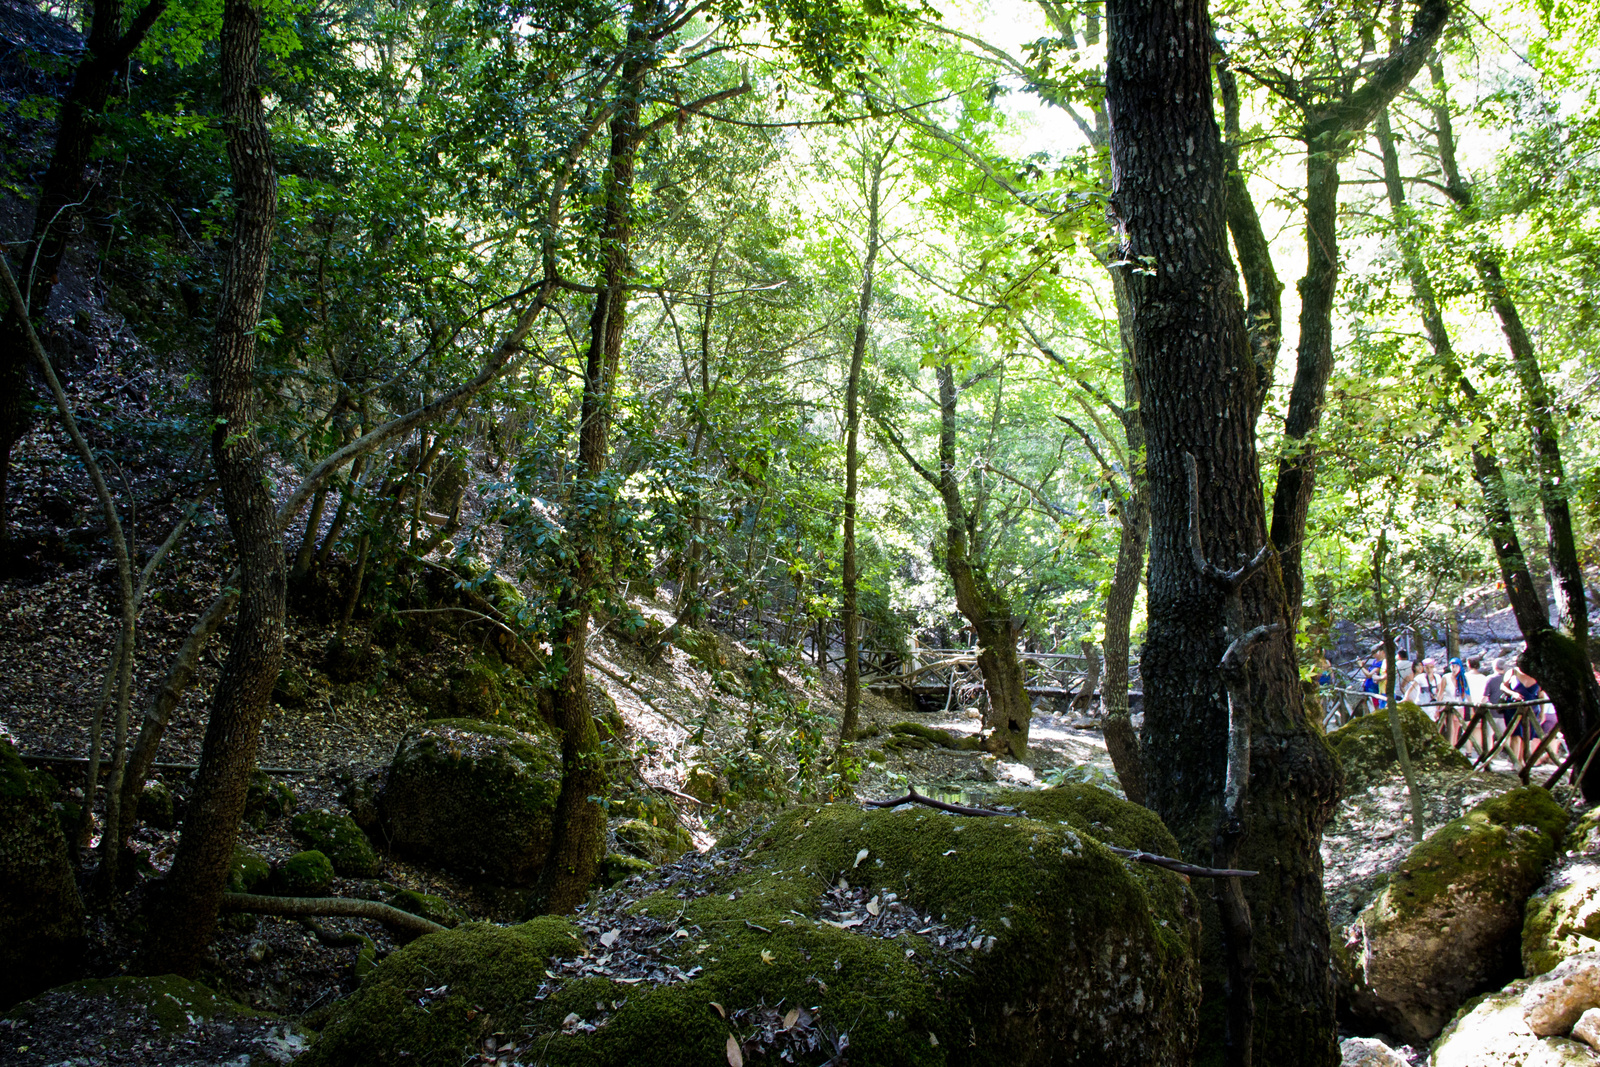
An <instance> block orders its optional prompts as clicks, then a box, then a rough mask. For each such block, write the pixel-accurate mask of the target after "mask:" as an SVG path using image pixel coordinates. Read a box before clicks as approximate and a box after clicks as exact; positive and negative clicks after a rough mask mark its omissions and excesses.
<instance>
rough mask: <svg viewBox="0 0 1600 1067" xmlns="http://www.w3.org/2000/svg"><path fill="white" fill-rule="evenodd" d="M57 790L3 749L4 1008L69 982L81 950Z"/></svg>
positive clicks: (2, 744)
mask: <svg viewBox="0 0 1600 1067" xmlns="http://www.w3.org/2000/svg"><path fill="white" fill-rule="evenodd" d="M57 788H58V786H57V785H56V782H55V779H53V778H51V777H50V776H49V775H47V774H43V773H39V772H35V771H29V770H28V768H27V767H25V766H24V765H23V763H22V760H21V758H20V757H18V755H17V751H16V749H15V748H13V747H12V746H11V744H10V742H7V741H0V1008H3V1007H6V1006H9V1005H11V1004H14V1003H16V1002H17V1001H19V1000H21V999H23V998H24V997H28V996H31V995H33V994H34V993H37V992H39V991H40V990H42V989H47V988H49V987H50V986H52V985H54V984H56V983H57V982H59V981H61V980H62V979H63V978H66V977H68V976H69V975H71V974H72V972H73V969H74V968H75V967H76V966H77V962H78V959H79V955H80V953H81V952H82V949H83V935H84V910H83V901H82V899H81V898H80V897H79V896H78V885H77V882H76V881H75V880H74V878H73V875H72V865H71V863H70V862H69V861H68V859H67V840H66V838H65V837H64V836H63V835H62V832H61V822H60V820H59V819H58V817H57V815H56V809H55V805H54V800H55V794H56V790H57Z"/></svg>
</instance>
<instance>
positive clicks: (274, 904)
mask: <svg viewBox="0 0 1600 1067" xmlns="http://www.w3.org/2000/svg"><path fill="white" fill-rule="evenodd" d="M222 910H223V911H248V912H253V913H255V914H258V915H288V916H304V915H343V916H349V917H351V918H357V919H376V920H378V921H379V922H381V923H383V924H385V925H386V926H394V927H398V928H400V929H402V930H409V931H410V932H412V933H416V934H433V933H438V932H439V931H440V930H443V929H445V927H443V926H440V925H439V924H438V923H436V922H434V921H433V920H431V919H424V918H423V917H422V916H420V915H413V914H411V913H410V912H409V911H402V910H400V909H399V908H396V907H391V906H390V905H388V904H380V903H378V902H377V901H376V900H354V899H351V898H350V897H269V896H262V895H260V894H258V893H224V894H223V895H222Z"/></svg>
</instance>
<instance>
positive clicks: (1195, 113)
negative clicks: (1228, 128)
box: [1106, 0, 1340, 1065]
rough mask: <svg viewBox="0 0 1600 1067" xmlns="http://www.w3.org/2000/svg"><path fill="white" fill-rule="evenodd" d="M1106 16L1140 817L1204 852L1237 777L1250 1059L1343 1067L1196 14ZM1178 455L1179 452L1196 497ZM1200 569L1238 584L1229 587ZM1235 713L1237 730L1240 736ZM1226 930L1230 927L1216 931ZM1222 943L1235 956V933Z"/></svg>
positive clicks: (1206, 63)
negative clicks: (1242, 790) (1241, 649)
mask: <svg viewBox="0 0 1600 1067" xmlns="http://www.w3.org/2000/svg"><path fill="white" fill-rule="evenodd" d="M1107 14H1108V21H1109V27H1110V28H1109V53H1108V58H1107V73H1106V104H1107V111H1108V113H1109V117H1110V127H1111V160H1112V174H1113V186H1114V188H1113V194H1112V205H1113V210H1114V212H1115V217H1114V226H1115V231H1116V235H1117V238H1118V248H1117V251H1118V256H1117V258H1118V260H1119V261H1121V262H1122V263H1123V264H1125V266H1124V267H1123V269H1124V270H1126V271H1127V275H1128V283H1129V284H1128V289H1129V296H1130V304H1131V308H1132V313H1133V314H1132V320H1133V331H1134V345H1133V348H1134V351H1135V352H1136V353H1137V355H1138V360H1139V364H1138V366H1139V378H1140V382H1141V384H1142V386H1143V408H1142V411H1143V415H1144V428H1145V433H1146V448H1147V458H1146V471H1147V473H1148V477H1149V485H1150V507H1151V540H1150V569H1149V579H1148V583H1149V597H1150V606H1149V620H1150V621H1149V630H1148V636H1147V639H1146V643H1145V648H1144V655H1143V658H1142V659H1141V663H1140V666H1141V674H1142V676H1143V679H1144V689H1145V709H1146V710H1145V726H1144V735H1143V741H1144V749H1145V766H1146V768H1147V769H1148V773H1149V783H1148V785H1149V792H1150V803H1151V806H1152V807H1153V808H1154V809H1155V810H1156V811H1157V812H1158V813H1159V814H1160V815H1161V817H1162V819H1163V820H1164V821H1165V822H1166V823H1167V825H1168V826H1169V827H1170V828H1171V829H1172V831H1173V833H1174V834H1175V835H1176V836H1177V838H1178V840H1179V842H1180V844H1181V845H1182V846H1183V848H1184V850H1185V852H1186V854H1188V855H1190V856H1192V857H1201V856H1207V855H1212V854H1216V853H1217V852H1221V851H1223V849H1224V839H1225V836H1226V835H1225V834H1224V833H1219V829H1222V828H1224V827H1225V826H1226V821H1225V815H1226V814H1227V812H1226V811H1225V809H1224V789H1225V786H1232V787H1235V788H1236V787H1237V784H1238V783H1237V782H1236V781H1235V780H1234V778H1236V775H1237V772H1238V771H1239V770H1241V769H1246V768H1247V770H1248V784H1249V796H1248V805H1247V806H1246V807H1245V808H1244V810H1243V812H1242V825H1241V826H1240V827H1239V830H1241V831H1242V834H1243V839H1242V842H1240V851H1239V855H1240V857H1241V862H1242V864H1243V865H1244V866H1246V867H1248V868H1250V869H1252V870H1258V871H1263V872H1270V873H1268V874H1265V875H1263V876H1261V877H1257V878H1251V879H1245V880H1244V886H1243V889H1244V898H1245V899H1246V900H1247V901H1248V915H1249V919H1250V923H1251V925H1252V926H1253V930H1254V940H1253V950H1254V952H1253V963H1254V972H1255V973H1254V978H1253V994H1254V996H1253V1001H1254V1011H1255V1017H1254V1018H1255V1022H1254V1026H1253V1035H1254V1037H1253V1051H1254V1055H1255V1057H1257V1058H1258V1059H1259V1061H1260V1062H1262V1063H1273V1064H1277V1063H1297V1064H1311V1065H1331V1064H1334V1063H1336V1062H1338V1048H1337V1040H1336V1038H1337V1030H1336V1026H1335V1022H1334V1014H1333V989H1332V983H1331V978H1330V971H1329V945H1328V926H1327V913H1326V909H1325V905H1324V902H1323V895H1322V880H1321V873H1322V872H1321V858H1320V856H1319V853H1318V843H1319V840H1320V837H1321V832H1322V827H1323V824H1324V823H1325V822H1326V820H1327V818H1328V816H1329V814H1330V813H1331V810H1332V806H1333V803H1334V801H1335V800H1336V798H1337V796H1338V792H1339V787H1340V774H1339V770H1338V765H1337V763H1336V762H1335V761H1334V759H1333V757H1332V754H1331V753H1330V752H1329V751H1328V748H1327V746H1326V743H1325V742H1324V741H1323V740H1322V738H1321V737H1320V736H1319V735H1318V734H1317V733H1316V732H1315V731H1314V730H1313V729H1312V728H1311V726H1310V724H1309V723H1308V721H1307V719H1306V715H1305V711H1304V708H1303V706H1302V693H1301V688H1300V683H1299V672H1298V669H1297V667H1296V662H1295V652H1294V644H1293V640H1292V636H1291V635H1292V623H1293V619H1294V609H1293V607H1292V604H1291V602H1290V599H1289V597H1288V596H1287V595H1286V591H1285V588H1284V582H1283V578H1282V576H1281V572H1280V571H1279V569H1278V567H1277V565H1276V563H1275V561H1274V560H1272V559H1271V558H1270V556H1268V557H1267V558H1266V559H1265V560H1264V563H1265V565H1264V566H1262V567H1260V568H1259V569H1257V570H1255V571H1253V572H1251V571H1249V570H1248V569H1247V568H1248V566H1249V564H1250V563H1251V562H1252V561H1254V560H1256V558H1257V557H1258V556H1259V555H1260V553H1261V551H1262V549H1263V548H1264V547H1265V546H1267V545H1268V544H1269V542H1268V539H1267V528H1266V515H1265V511H1264V507H1263V504H1262V495H1261V484H1260V475H1259V466H1258V460H1257V453H1256V444H1255V428H1254V415H1255V412H1256V410H1257V406H1256V405H1257V395H1258V394H1257V378H1256V371H1255V361H1254V358H1253V354H1252V352H1251V347H1250V341H1249V336H1248V332H1247V329H1246V324H1245V318H1244V308H1243V304H1242V301H1241V298H1240V295H1239V290H1238V282H1237V279H1236V275H1235V272H1234V267H1233V263H1232V262H1231V259H1230V257H1229V255H1228V248H1227V230H1226V226H1227V219H1226V201H1227V198H1226V192H1225V187H1224V182H1225V158H1224V155H1223V147H1222V142H1221V137H1220V134H1219V131H1218V129H1217V124H1216V121H1215V118H1214V115H1213V102H1212V101H1213V94H1212V81H1211V65H1210V56H1211V44H1210V40H1209V36H1208V34H1209V32H1210V22H1209V15H1208V12H1207V8H1206V4H1205V3H1204V2H1203V0H1198V2H1197V0H1188V2H1184V3H1179V4H1174V5H1158V4H1150V3H1143V2H1139V0H1116V2H1113V3H1111V4H1108V5H1107ZM1186 456H1187V457H1193V458H1192V460H1191V462H1192V463H1193V464H1194V468H1195V472H1196V473H1195V476H1194V481H1195V487H1194V489H1193V490H1191V488H1190V484H1189V481H1190V479H1189V477H1188V476H1187V473H1186V471H1185V457H1186ZM1191 493H1192V496H1193V503H1192V504H1191ZM1197 543H1199V544H1201V545H1203V552H1204V556H1203V558H1201V559H1197V556H1198V555H1199V553H1198V552H1197V551H1196V547H1195V546H1196V544H1197ZM1201 563H1204V564H1206V565H1208V566H1209V567H1211V568H1215V569H1218V570H1221V571H1234V572H1237V573H1238V575H1239V576H1240V577H1241V578H1243V579H1245V580H1244V582H1243V584H1242V585H1235V586H1234V587H1233V588H1232V589H1231V590H1230V589H1229V588H1226V587H1225V583H1222V582H1219V581H1218V580H1216V578H1215V576H1214V575H1209V574H1208V573H1207V572H1206V568H1205V567H1202V566H1200V565H1198V564H1201ZM1230 600H1231V601H1232V602H1231V603H1230ZM1228 615H1236V616H1237V617H1236V618H1234V619H1228V618H1227V616H1228ZM1273 626H1276V627H1278V629H1277V630H1275V631H1272V632H1270V633H1267V634H1265V636H1264V638H1263V639H1262V640H1261V641H1260V643H1259V644H1258V645H1257V647H1256V650H1255V652H1254V654H1253V655H1252V656H1251V657H1250V659H1249V664H1248V669H1247V670H1243V671H1241V672H1239V673H1238V674H1236V675H1235V676H1234V677H1233V678H1231V679H1230V677H1229V675H1230V673H1231V672H1229V671H1226V670H1225V669H1224V653H1225V652H1229V651H1230V649H1233V648H1236V647H1237V646H1235V645H1233V642H1234V641H1238V640H1242V639H1243V638H1244V637H1245V636H1247V635H1248V634H1250V633H1252V632H1255V631H1256V630H1257V628H1265V627H1273ZM1230 680H1232V681H1234V683H1235V684H1234V686H1233V688H1234V689H1235V694H1234V695H1237V696H1239V697H1242V698H1243V703H1244V704H1245V705H1246V707H1244V708H1238V706H1237V702H1235V703H1234V707H1235V709H1236V710H1238V711H1240V712H1247V713H1248V717H1247V722H1248V735H1247V747H1244V748H1243V749H1242V751H1241V746H1240V745H1239V744H1238V742H1237V741H1234V742H1233V743H1232V745H1231V747H1230V730H1229V726H1230V723H1229V712H1230V692H1229V690H1230V685H1229V682H1230ZM1244 718H1245V717H1244V715H1242V714H1241V715H1236V716H1235V725H1240V724H1241V722H1242V721H1243V720H1244ZM1235 736H1237V733H1236V734H1235ZM1230 756H1232V757H1233V767H1234V771H1235V776H1234V778H1231V777H1230V774H1229V767H1230ZM1241 763H1242V764H1243V767H1241V766H1240V764H1241ZM1232 791H1233V790H1232V789H1230V792H1232ZM1230 806H1231V805H1230ZM1225 893H1226V890H1224V894H1225ZM1236 903H1237V902H1233V904H1236ZM1221 904H1222V912H1223V913H1224V914H1228V915H1230V916H1232V915H1234V914H1236V908H1235V907H1234V906H1233V904H1230V902H1228V901H1227V900H1223V901H1222V902H1221ZM1217 925H1218V924H1216V923H1214V922H1210V921H1208V922H1207V923H1206V927H1207V929H1208V931H1211V932H1208V933H1207V935H1206V936H1207V941H1208V947H1207V949H1206V951H1205V953H1204V957H1203V960H1204V963H1203V979H1204V981H1205V983H1206V986H1207V994H1208V999H1209V1000H1210V1001H1211V1003H1212V1004H1218V1003H1219V1001H1220V999H1221V996H1222V987H1223V986H1224V985H1225V983H1226V981H1227V979H1225V978H1224V973H1225V972H1227V971H1228V970H1229V968H1227V966H1226V965H1225V964H1224V963H1223V958H1222V957H1223V953H1222V951H1221V950H1220V948H1221V946H1219V945H1218V944H1217V941H1216V940H1213V939H1215V938H1217V936H1218V935H1217V933H1216V930H1217ZM1236 934H1237V931H1236V930H1234V929H1230V931H1229V934H1228V936H1229V938H1230V939H1235V937H1236ZM1230 948H1232V949H1235V950H1237V949H1238V948H1239V945H1238V944H1237V941H1236V940H1235V941H1234V944H1232V945H1231V946H1230ZM1229 978H1231V979H1232V981H1233V982H1234V985H1235V988H1231V989H1228V990H1227V994H1226V995H1227V997H1228V999H1229V1001H1230V1002H1232V1003H1233V1004H1235V1005H1238V1004H1242V1003H1245V1002H1246V998H1247V997H1248V996H1249V991H1248V990H1246V989H1242V988H1237V985H1238V979H1239V971H1238V969H1233V971H1232V974H1231V975H1230V976H1229ZM1217 1014H1219V1013H1216V1012H1213V1013H1212V1014H1210V1015H1209V1017H1210V1018H1211V1019H1212V1020H1216V1018H1217ZM1229 1022H1230V1029H1232V1033H1231V1035H1230V1039H1231V1040H1232V1041H1233V1045H1232V1048H1231V1051H1230V1054H1229V1059H1230V1061H1231V1062H1234V1063H1248V1062H1250V1059H1251V1054H1252V1049H1251V1047H1250V1046H1251V1042H1250V1041H1249V1040H1248V1039H1246V1038H1245V1037H1244V1035H1243V1034H1242V1033H1241V1032H1240V1030H1239V1026H1240V1024H1241V1023H1248V1022H1249V1019H1248V1016H1245V1017H1244V1018H1241V1017H1240V1016H1239V1015H1238V1014H1231V1015H1230V1018H1229ZM1211 1025H1213V1026H1214V1025H1215V1021H1213V1023H1212V1024H1211ZM1202 1042H1203V1047H1207V1046H1209V1048H1210V1049H1211V1050H1212V1051H1211V1054H1212V1055H1215V1054H1216V1050H1217V1049H1218V1048H1219V1046H1220V1045H1221V1042H1220V1041H1218V1035H1217V1034H1216V1033H1215V1032H1214V1031H1211V1032H1208V1033H1207V1034H1205V1035H1203V1037H1202Z"/></svg>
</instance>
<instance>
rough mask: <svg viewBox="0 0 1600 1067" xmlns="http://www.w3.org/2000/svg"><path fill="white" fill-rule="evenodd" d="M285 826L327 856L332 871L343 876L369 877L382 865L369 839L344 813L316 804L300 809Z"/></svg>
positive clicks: (305, 842) (300, 839)
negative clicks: (287, 825)
mask: <svg viewBox="0 0 1600 1067" xmlns="http://www.w3.org/2000/svg"><path fill="white" fill-rule="evenodd" d="M289 826H290V828H291V830H292V831H293V833H294V836H295V839H296V840H298V841H299V842H300V843H301V844H303V845H305V846H306V847H307V848H310V849H315V850H316V851H318V852H321V853H322V854H323V855H325V856H327V857H328V859H329V860H331V861H332V862H333V869H334V871H335V872H337V873H338V874H341V875H343V876H344V877H346V878H373V877H376V875H377V873H378V872H379V871H380V870H382V869H383V861H382V860H380V859H379V858H378V853H377V851H376V850H375V849H373V847H372V842H371V841H368V840H367V835H366V834H364V833H362V832H361V827H359V826H357V825H356V821H355V820H354V819H352V818H351V817H350V816H348V815H340V814H339V813H337V812H333V811H329V810H328V809H327V808H319V809H317V810H316V811H306V812H301V813H300V814H299V815H296V816H295V817H294V819H293V820H291V821H290V823H289Z"/></svg>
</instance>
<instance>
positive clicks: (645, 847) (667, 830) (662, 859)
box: [612, 819, 694, 864]
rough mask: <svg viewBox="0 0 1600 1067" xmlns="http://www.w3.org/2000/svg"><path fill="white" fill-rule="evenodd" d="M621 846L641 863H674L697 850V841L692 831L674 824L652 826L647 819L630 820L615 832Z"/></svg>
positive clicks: (619, 826) (618, 826)
mask: <svg viewBox="0 0 1600 1067" xmlns="http://www.w3.org/2000/svg"><path fill="white" fill-rule="evenodd" d="M612 832H613V833H615V834H616V836H617V842H618V843H619V844H621V845H622V847H623V848H625V849H627V850H628V851H629V852H631V853H633V854H634V855H635V856H638V857H639V858H640V859H645V860H649V861H650V862H651V863H655V864H660V863H671V862H672V861H673V860H675V859H677V858H678V857H679V856H681V855H683V854H684V853H685V852H688V851H689V850H690V849H692V848H694V838H693V837H690V836H689V831H687V830H685V829H684V828H683V827H682V826H680V825H678V822H677V820H676V819H674V820H672V822H671V823H652V822H649V821H647V820H645V819H629V820H628V821H627V822H624V823H620V824H618V825H617V827H616V828H615V829H614V830H613V831H612Z"/></svg>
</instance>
